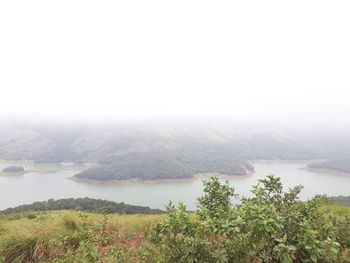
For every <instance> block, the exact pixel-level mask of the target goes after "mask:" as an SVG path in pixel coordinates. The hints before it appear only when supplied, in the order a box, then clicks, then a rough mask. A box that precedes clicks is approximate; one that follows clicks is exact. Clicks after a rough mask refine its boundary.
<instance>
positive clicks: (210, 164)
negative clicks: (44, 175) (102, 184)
mask: <svg viewBox="0 0 350 263" xmlns="http://www.w3.org/2000/svg"><path fill="white" fill-rule="evenodd" d="M253 170H254V168H253V167H252V166H251V165H250V164H249V163H247V162H244V161H237V160H234V159H229V158H226V159H225V158H224V157H222V158H211V157H209V156H208V157H205V156H202V155H195V156H192V158H191V157H190V156H188V158H185V156H184V155H178V154H173V155H170V154H166V153H164V154H162V155H160V154H157V155H156V154H153V155H151V154H146V155H145V154H128V155H124V156H121V157H119V158H117V159H116V163H114V164H111V165H102V166H98V167H92V168H89V169H87V170H85V171H83V172H81V173H79V174H76V175H75V178H80V179H90V180H128V179H144V180H158V179H183V178H192V177H193V175H194V174H198V173H207V172H216V173H221V174H229V175H246V174H247V172H249V171H253Z"/></svg>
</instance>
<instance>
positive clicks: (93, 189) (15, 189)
mask: <svg viewBox="0 0 350 263" xmlns="http://www.w3.org/2000/svg"><path fill="white" fill-rule="evenodd" d="M307 163H308V162H305V161H298V162H287V161H259V162H252V164H253V165H254V167H255V170H256V173H255V174H253V175H252V176H251V177H248V178H232V179H231V178H230V179H228V180H229V183H230V184H231V185H232V186H234V187H235V189H236V192H237V193H238V194H240V195H244V196H249V193H250V189H251V185H254V184H256V183H257V180H258V179H261V178H263V177H264V175H267V174H275V175H277V176H280V177H281V179H282V182H283V184H284V186H285V187H286V188H287V187H292V186H295V185H298V184H301V185H303V186H305V189H304V191H303V192H302V194H301V197H302V198H303V199H307V198H309V197H312V196H314V195H315V194H327V195H330V196H334V195H350V176H345V175H342V174H340V173H335V172H334V173H333V172H310V171H305V170H300V169H299V168H301V167H305V166H306V165H307ZM11 165H21V166H23V167H24V168H25V169H26V170H28V171H31V172H29V173H25V174H23V175H6V176H0V210H2V209H5V208H7V207H13V206H17V205H20V204H29V203H33V202H35V201H44V200H48V199H50V198H53V199H60V198H70V197H74V198H77V197H91V198H99V199H107V200H112V201H116V202H124V203H127V204H135V205H143V206H150V207H152V208H161V209H163V208H164V205H165V204H166V203H167V202H168V201H169V200H172V201H174V202H184V203H185V204H186V205H187V206H188V208H189V209H194V208H195V203H196V201H195V200H196V197H198V196H200V195H201V193H202V183H201V181H195V182H176V183H155V184H144V183H138V182H135V183H130V184H104V185H95V184H89V183H83V182H75V181H72V180H69V179H68V178H69V177H72V176H73V175H74V174H76V173H78V172H80V171H82V170H84V169H87V168H88V167H86V166H62V165H59V164H31V163H24V162H18V161H16V162H11V161H3V160H0V170H1V169H3V168H5V167H8V166H11Z"/></svg>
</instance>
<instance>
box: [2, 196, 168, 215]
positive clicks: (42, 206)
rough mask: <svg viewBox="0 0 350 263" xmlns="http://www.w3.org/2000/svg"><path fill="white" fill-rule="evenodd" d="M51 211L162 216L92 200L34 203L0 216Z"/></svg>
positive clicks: (144, 210)
mask: <svg viewBox="0 0 350 263" xmlns="http://www.w3.org/2000/svg"><path fill="white" fill-rule="evenodd" d="M51 210H80V211H88V212H95V213H103V212H107V213H109V214H116V213H118V214H162V213H164V211H162V210H160V209H151V208H149V207H146V206H136V205H127V204H124V203H116V202H113V201H107V200H101V199H92V198H88V197H86V198H77V199H74V198H68V199H59V200H53V199H50V200H48V201H44V202H35V203H33V204H30V205H20V206H17V207H14V208H7V209H5V210H3V211H0V213H2V214H13V213H20V212H29V211H51Z"/></svg>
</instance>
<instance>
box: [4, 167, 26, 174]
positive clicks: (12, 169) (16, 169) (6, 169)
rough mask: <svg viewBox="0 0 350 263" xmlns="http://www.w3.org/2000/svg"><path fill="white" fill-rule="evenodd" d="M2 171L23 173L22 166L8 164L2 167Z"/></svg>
mask: <svg viewBox="0 0 350 263" xmlns="http://www.w3.org/2000/svg"><path fill="white" fill-rule="evenodd" d="M2 172H3V173H23V172H24V168H23V167H22V166H9V167H6V168H4V169H2Z"/></svg>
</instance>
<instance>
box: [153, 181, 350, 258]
mask: <svg viewBox="0 0 350 263" xmlns="http://www.w3.org/2000/svg"><path fill="white" fill-rule="evenodd" d="M301 190H302V187H301V186H296V187H294V188H292V189H289V190H288V191H287V192H283V186H282V183H281V180H280V178H278V177H275V176H273V175H270V176H267V177H266V178H264V179H262V180H259V183H258V184H257V185H256V186H254V187H253V189H252V193H253V197H252V198H241V199H240V200H241V203H240V204H239V205H236V206H234V205H233V204H232V203H231V197H232V196H234V189H233V188H231V187H230V186H229V185H228V183H227V182H226V184H222V183H221V182H220V181H219V180H218V179H217V178H215V177H211V178H210V179H209V180H207V181H204V193H205V195H204V196H203V197H200V198H199V199H198V203H199V211H198V220H191V219H190V216H189V213H188V212H186V208H185V206H184V205H182V204H180V205H179V206H178V207H177V208H176V209H175V207H174V206H169V207H168V217H167V218H166V219H165V220H164V221H163V222H161V223H159V224H158V225H157V226H156V227H155V230H154V236H153V241H154V242H155V243H156V244H158V245H159V246H160V249H161V253H162V255H163V258H164V259H165V261H164V262H283V263H291V262H341V261H340V260H343V259H341V257H342V256H341V254H340V253H339V251H340V247H341V245H344V246H348V243H347V242H348V239H347V237H345V236H342V235H341V234H340V232H339V231H342V230H341V226H342V221H339V220H338V219H337V220H338V221H337V222H336V223H334V222H331V220H329V218H327V216H326V215H325V214H324V213H322V211H321V210H320V205H321V201H322V198H321V197H318V196H317V197H315V198H313V199H310V200H308V201H306V202H302V201H300V200H299V198H298V195H299V193H300V192H301ZM347 227H348V225H347ZM347 229H349V228H347ZM344 231H345V230H344ZM347 231H349V230H347ZM345 233H348V232H345ZM344 262H345V261H344Z"/></svg>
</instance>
